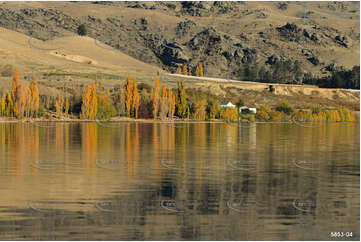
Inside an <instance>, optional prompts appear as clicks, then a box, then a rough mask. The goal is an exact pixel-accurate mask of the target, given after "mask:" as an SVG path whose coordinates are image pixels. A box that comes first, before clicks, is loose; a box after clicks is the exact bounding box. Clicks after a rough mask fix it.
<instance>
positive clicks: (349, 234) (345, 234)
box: [330, 232, 352, 238]
mask: <svg viewBox="0 0 361 242" xmlns="http://www.w3.org/2000/svg"><path fill="white" fill-rule="evenodd" d="M330 236H331V237H333V238H335V237H336V238H341V237H346V238H348V237H352V232H331V233H330Z"/></svg>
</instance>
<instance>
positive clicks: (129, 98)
mask: <svg viewBox="0 0 361 242" xmlns="http://www.w3.org/2000/svg"><path fill="white" fill-rule="evenodd" d="M132 103H133V81H132V80H131V79H130V77H129V76H128V77H127V86H126V92H125V107H126V111H127V116H128V117H130V115H131V111H132Z"/></svg>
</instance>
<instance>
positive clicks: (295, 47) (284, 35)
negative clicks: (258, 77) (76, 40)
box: [0, 1, 359, 78]
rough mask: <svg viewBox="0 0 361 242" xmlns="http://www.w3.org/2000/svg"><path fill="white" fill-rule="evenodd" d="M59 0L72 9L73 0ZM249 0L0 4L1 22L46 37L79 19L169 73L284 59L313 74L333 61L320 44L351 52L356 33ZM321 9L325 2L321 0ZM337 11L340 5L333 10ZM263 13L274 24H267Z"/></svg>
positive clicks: (70, 29) (223, 70) (222, 70)
mask: <svg viewBox="0 0 361 242" xmlns="http://www.w3.org/2000/svg"><path fill="white" fill-rule="evenodd" d="M65 4H69V7H72V8H75V7H77V3H76V2H69V3H65ZM100 4H101V5H104V6H101V7H102V8H104V9H107V8H108V9H111V11H109V15H108V14H105V15H98V14H96V11H94V9H97V8H99V6H98V5H100ZM251 4H252V3H249V2H217V1H216V2H165V1H161V2H134V1H133V2H129V1H128V2H91V3H82V4H79V5H78V7H79V8H84V7H85V8H87V9H83V10H84V11H83V10H82V11H79V12H84V14H83V15H81V14H77V15H76V16H72V15H71V14H70V13H67V11H65V10H64V9H63V10H59V9H61V8H57V7H44V8H32V7H16V8H11V7H3V6H4V4H3V5H2V7H1V8H0V26H1V27H5V28H8V29H12V30H16V31H19V32H22V33H25V34H27V35H29V36H33V37H35V38H38V39H41V40H47V39H52V38H54V37H57V36H66V35H73V34H76V30H77V28H78V26H79V25H80V24H85V25H86V26H87V29H88V35H89V36H90V37H93V38H95V39H97V41H100V42H103V43H106V44H108V45H111V46H112V47H114V48H115V49H119V50H121V51H122V52H124V53H126V54H128V55H130V56H132V57H134V58H137V59H140V60H141V61H144V62H147V63H150V64H155V65H158V66H160V67H164V68H165V67H167V69H168V70H170V71H175V69H176V66H178V65H180V64H184V63H187V64H189V65H190V66H191V67H194V66H196V65H197V64H198V62H200V61H201V62H203V63H204V65H205V70H206V73H207V75H210V76H219V77H225V76H227V77H229V75H232V74H235V73H237V71H238V70H239V68H240V66H241V65H243V64H247V63H248V64H249V63H258V64H260V65H262V64H264V63H265V64H267V65H266V67H267V66H268V65H274V64H275V63H277V62H278V61H283V60H289V59H291V60H298V61H300V63H302V66H303V67H307V68H308V69H312V70H316V69H317V71H318V70H320V69H322V68H323V67H325V66H323V62H321V61H320V59H322V60H323V61H324V62H325V63H326V64H325V65H327V64H329V63H331V60H330V61H328V60H327V59H325V58H324V57H320V56H319V55H320V53H321V52H320V51H318V50H319V49H320V48H323V50H325V49H329V48H330V47H331V46H332V48H334V49H336V50H337V48H338V49H342V51H348V50H350V51H351V50H352V46H353V45H354V44H356V45H357V44H358V43H359V32H358V31H353V32H352V33H345V32H342V30H338V29H335V27H331V26H325V25H324V24H323V25H322V24H317V23H314V22H312V25H302V23H300V21H298V22H297V19H296V20H295V22H294V23H286V24H285V23H284V22H280V20H279V18H274V16H275V13H274V12H273V13H272V11H273V10H272V9H273V8H272V9H271V8H268V7H262V6H261V5H260V4H257V6H256V5H253V6H250V5H251ZM270 4H273V5H274V7H275V8H274V9H276V11H277V14H282V13H285V14H286V12H287V11H288V10H292V8H293V7H294V5H297V4H296V3H282V4H281V3H270ZM349 5H350V4H348V3H347V4H346V3H345V4H344V6H349ZM19 6H20V5H19ZM54 6H55V5H54ZM89 6H90V7H89ZM255 6H256V7H255ZM320 6H322V7H325V6H326V5H325V4H321V3H320ZM332 6H334V5H332ZM335 6H336V5H335ZM91 8H94V9H91ZM297 8H299V6H297ZM349 8H350V7H349ZM89 9H90V11H85V10H89ZM117 9H120V10H121V11H120V13H122V12H127V11H128V12H133V13H134V14H129V15H126V14H125V15H124V16H123V15H122V14H117V12H116V11H117ZM286 9H287V10H286ZM350 9H351V8H350ZM97 11H98V10H97ZM337 11H339V10H338V8H336V9H335V15H336V14H338V12H337ZM140 13H142V14H140ZM354 15H356V14H354ZM287 16H288V15H287ZM327 16H329V15H327ZM311 17H312V15H311V16H310V18H311ZM264 18H269V19H270V20H272V21H270V22H269V23H268V21H264V20H263V19H264ZM168 20H169V21H168ZM238 20H241V22H240V21H238ZM345 21H346V20H345ZM235 23H236V24H235ZM299 23H300V24H299ZM260 26H262V27H260ZM305 43H306V45H304V44H305ZM324 52H325V51H324ZM326 58H327V57H326ZM332 61H333V60H332ZM336 62H337V61H336ZM338 64H339V63H338ZM356 64H357V63H356ZM326 69H327V68H326ZM326 69H324V70H326ZM233 77H234V78H236V76H233Z"/></svg>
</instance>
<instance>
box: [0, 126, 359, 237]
mask: <svg viewBox="0 0 361 242" xmlns="http://www.w3.org/2000/svg"><path fill="white" fill-rule="evenodd" d="M359 145H360V143H359V125H358V124H354V125H347V126H346V125H343V126H342V125H338V124H326V125H323V126H321V127H320V128H318V129H304V128H302V127H298V126H294V125H291V124H257V125H256V127H255V128H252V129H243V128H240V127H234V126H230V125H226V124H220V123H208V124H207V123H202V124H201V123H191V124H184V127H183V128H175V127H169V126H165V125H162V124H151V123H144V124H142V123H124V124H123V125H122V127H120V128H118V129H109V128H105V127H102V126H99V125H97V124H96V123H73V124H71V123H58V124H57V125H56V128H53V129H44V128H40V127H36V126H34V125H31V124H24V123H23V124H17V123H8V124H4V123H1V124H0V183H1V184H2V185H1V188H0V192H1V194H2V195H3V196H0V238H1V239H8V240H15V239H28V240H98V239H99V240H100V239H101V240H265V239H267V240H316V239H317V240H330V239H331V237H330V232H331V231H349V232H353V237H352V238H348V239H352V240H358V239H359V164H360V160H359V156H360V150H359ZM295 163H296V164H297V165H295ZM300 167H301V168H300ZM41 168H43V169H41ZM302 168H311V169H302Z"/></svg>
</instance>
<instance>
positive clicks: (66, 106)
mask: <svg viewBox="0 0 361 242" xmlns="http://www.w3.org/2000/svg"><path fill="white" fill-rule="evenodd" d="M64 114H65V117H68V115H69V97H66V98H65V111H64Z"/></svg>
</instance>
